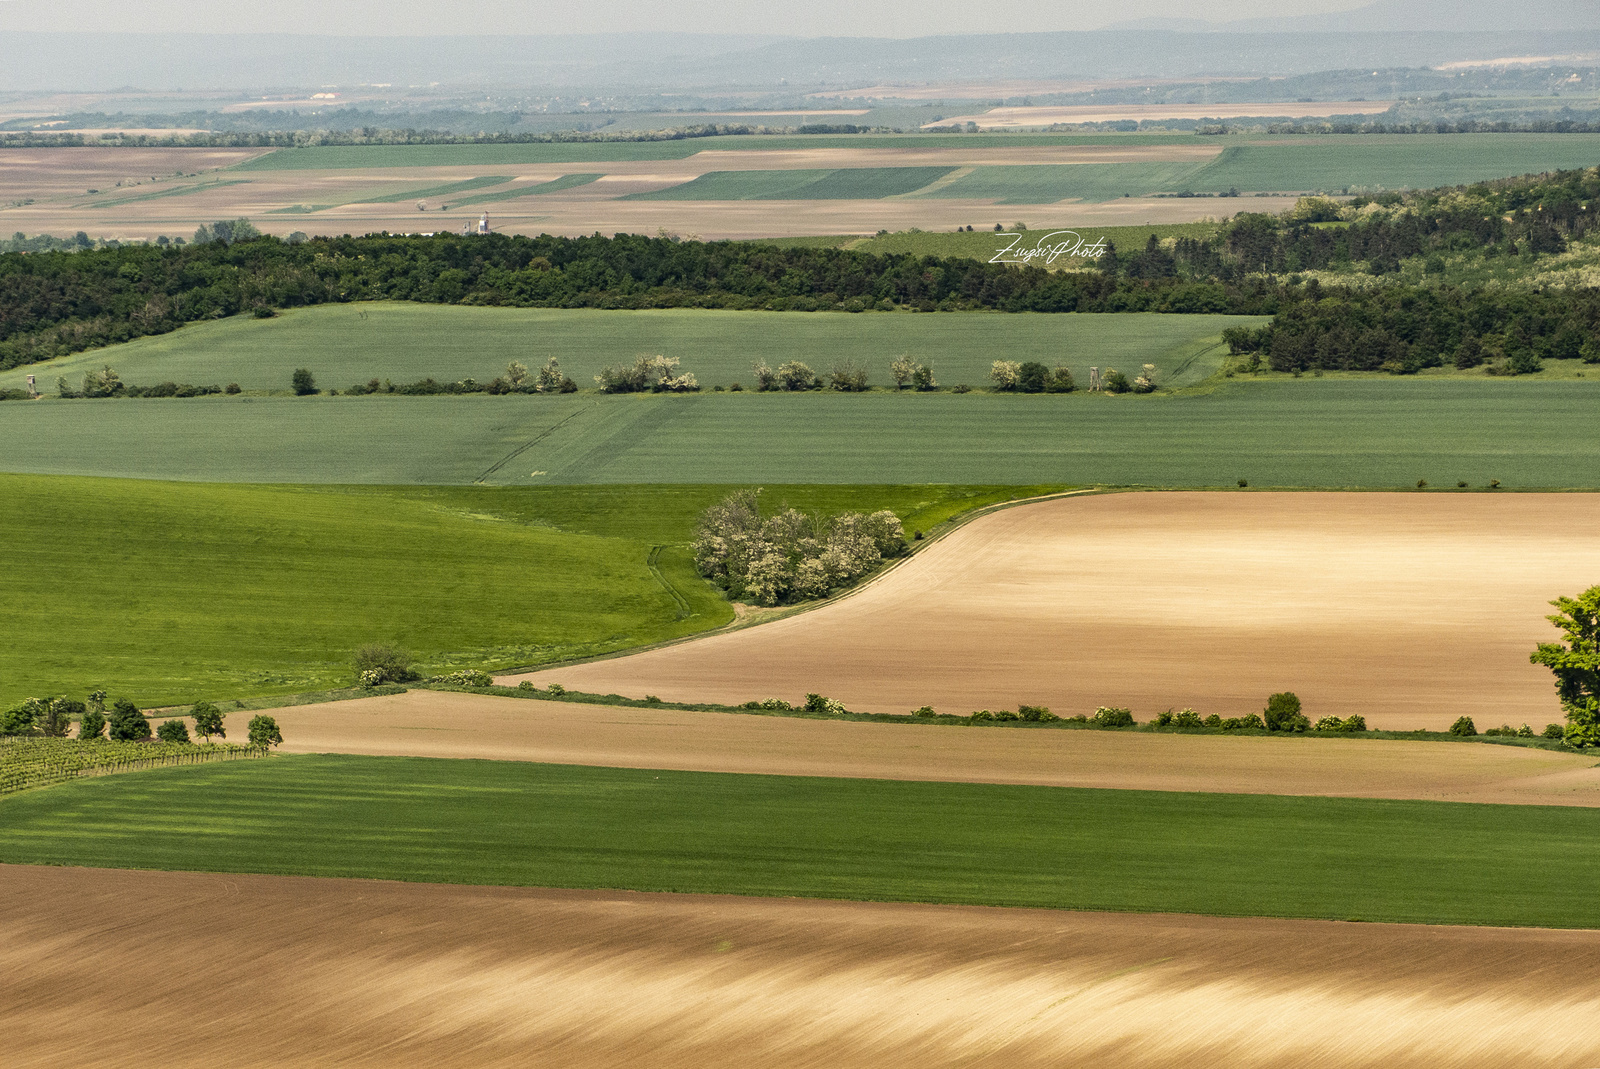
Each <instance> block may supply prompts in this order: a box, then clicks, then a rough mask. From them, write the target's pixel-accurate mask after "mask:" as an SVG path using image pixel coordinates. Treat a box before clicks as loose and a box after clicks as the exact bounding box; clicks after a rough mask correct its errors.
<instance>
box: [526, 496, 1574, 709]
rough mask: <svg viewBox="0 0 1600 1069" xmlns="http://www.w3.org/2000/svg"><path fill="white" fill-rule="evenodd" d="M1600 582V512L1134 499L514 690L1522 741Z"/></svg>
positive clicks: (940, 550)
mask: <svg viewBox="0 0 1600 1069" xmlns="http://www.w3.org/2000/svg"><path fill="white" fill-rule="evenodd" d="M1597 582H1600V495H1595V494H1536V493H1529V494H1521V493H1519V494H1490V493H1468V494H1436V493H1433V494H1418V493H1131V494H1112V495H1102V496H1093V497H1076V498H1065V499H1057V500H1052V501H1045V502H1040V503H1037V504H1032V505H1025V506H1020V507H1016V508H1012V509H1008V510H1005V511H1001V512H997V513H994V514H991V515H988V516H983V517H980V518H978V519H976V520H974V521H973V522H971V523H969V524H968V525H966V526H965V527H963V528H961V529H959V530H957V531H955V532H954V533H952V534H951V535H950V536H948V537H947V538H945V539H943V540H941V541H940V542H938V543H937V544H935V545H933V546H930V547H929V548H928V549H926V550H925V551H923V552H922V553H919V554H918V555H917V556H915V557H914V558H912V559H911V560H910V561H907V562H905V563H904V564H902V565H900V566H899V567H896V568H894V569H893V570H891V571H890V572H888V573H887V574H886V575H884V576H883V577H882V578H881V579H879V580H878V581H877V582H874V583H872V584H870V585H869V586H867V587H866V588H864V589H862V590H860V591H859V592H857V593H855V594H854V595H852V596H849V597H846V598H843V599H841V600H839V601H837V602H835V603H833V604H830V605H825V606H823V607H821V608H818V609H816V610H814V611H811V612H805V613H801V614H798V615H794V616H790V617H787V618H784V619H780V620H777V621H774V622H771V623H767V624H763V625H760V626H756V627H750V628H746V629H744V630H739V631H733V632H726V633H721V634H716V635H711V636H707V637H705V638H701V639H696V640H694V641H692V642H688V643H684V644H681V645H677V646H673V647H669V648H665V649H659V650H651V651H646V652H643V653H638V654H634V655H631V656H627V657H619V658H615V659H612V660H605V661H596V662H592V663H589V664H582V665H574V666H569V667H565V668H558V669H548V670H544V671H540V672H533V673H527V674H524V675H514V676H507V677H504V678H503V681H505V682H515V681H517V680H520V679H524V678H527V679H532V680H533V681H534V682H535V683H537V684H539V685H540V686H543V685H545V684H547V683H551V682H559V683H561V684H563V685H564V686H566V687H568V688H570V689H574V690H582V691H588V692H591V693H600V694H607V693H616V694H623V695H626V696H628V697H632V698H643V697H645V696H646V695H650V694H654V695H657V696H659V697H661V698H663V699H665V700H668V701H712V702H719V703H726V704H739V703H741V702H745V701H750V700H759V699H763V698H768V697H778V698H783V699H786V700H789V701H792V702H798V701H800V700H802V699H803V697H804V696H805V695H806V694H807V693H813V692H814V693H820V694H824V695H827V696H829V697H832V698H837V699H839V700H842V701H843V702H845V704H846V705H848V706H849V707H850V708H852V709H857V710H861V711H870V712H899V713H903V712H908V711H910V710H911V709H914V708H916V707H918V706H921V705H932V706H934V707H935V708H936V709H937V710H938V711H940V712H952V713H965V712H969V711H971V710H973V709H977V708H989V709H1001V708H1015V707H1016V706H1017V704H1018V703H1019V702H1025V703H1030V704H1040V705H1047V706H1049V707H1051V708H1052V710H1053V711H1055V712H1056V713H1058V714H1065V715H1072V714H1078V713H1092V712H1093V711H1094V709H1095V708H1096V707H1097V706H1101V705H1110V706H1128V707H1131V708H1132V709H1133V710H1134V714H1135V716H1136V717H1138V719H1140V720H1148V719H1150V718H1151V717H1153V716H1154V714H1155V713H1157V712H1159V711H1160V710H1163V709H1169V708H1175V707H1176V708H1183V707H1192V708H1194V709H1196V710H1197V711H1199V712H1200V714H1201V715H1207V714H1210V713H1217V714H1220V715H1222V716H1225V717H1226V716H1238V715H1242V714H1245V713H1250V712H1258V711H1260V710H1261V708H1262V707H1263V705H1264V704H1265V702H1266V698H1267V696H1268V695H1269V694H1271V693H1274V692H1276V691H1281V690H1292V691H1294V692H1296V693H1297V694H1298V695H1299V696H1300V697H1301V699H1302V700H1303V701H1304V703H1305V712H1306V713H1307V715H1308V716H1310V717H1311V719H1312V720H1316V719H1318V718H1320V717H1323V716H1339V717H1345V716H1349V715H1351V714H1355V713H1359V714H1361V715H1363V716H1365V717H1366V719H1367V721H1368V724H1369V725H1370V726H1371V727H1373V728H1389V729H1395V730H1412V729H1417V728H1430V729H1436V730H1442V729H1444V728H1446V727H1448V726H1449V725H1450V724H1451V723H1452V722H1453V721H1454V720H1455V719H1456V718H1457V717H1459V716H1462V715H1468V716H1471V717H1472V718H1473V719H1474V720H1475V722H1476V723H1477V725H1478V727H1479V728H1485V727H1490V726H1498V725H1500V724H1502V723H1509V724H1512V725H1513V726H1517V725H1521V724H1524V723H1526V724H1529V725H1531V726H1533V728H1534V729H1535V730H1539V729H1541V728H1543V726H1544V725H1545V724H1547V723H1550V722H1555V721H1559V720H1560V719H1561V711H1560V707H1559V705H1558V704H1557V701H1556V695H1555V688H1554V686H1553V685H1552V680H1551V677H1550V674H1549V672H1548V671H1547V670H1546V669H1544V668H1541V667H1538V666H1535V665H1531V664H1529V662H1528V654H1529V653H1530V652H1531V651H1532V649H1533V647H1534V645H1535V644H1536V643H1538V642H1541V641H1548V640H1553V639H1555V638H1556V637H1557V632H1556V631H1555V630H1554V628H1552V627H1551V626H1550V624H1549V623H1548V622H1547V621H1546V620H1545V617H1546V615H1547V614H1548V613H1550V612H1551V611H1552V610H1551V609H1550V607H1549V605H1548V602H1549V601H1550V599H1551V598H1554V597H1556V596H1558V595H1574V594H1576V593H1578V592H1579V591H1581V590H1583V589H1585V588H1587V587H1589V586H1591V585H1594V584H1595V583H1597Z"/></svg>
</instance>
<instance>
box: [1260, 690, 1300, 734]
mask: <svg viewBox="0 0 1600 1069" xmlns="http://www.w3.org/2000/svg"><path fill="white" fill-rule="evenodd" d="M1261 718H1262V719H1263V720H1265V721H1266V723H1267V730H1268V731H1305V730H1306V729H1307V728H1309V727H1310V726H1311V721H1310V720H1308V719H1307V718H1306V715H1305V714H1304V713H1302V712H1301V711H1300V699H1299V697H1297V696H1296V695H1295V693H1294V691H1292V690H1286V691H1283V692H1282V693H1279V694H1274V695H1273V696H1272V697H1270V698H1268V699H1267V707H1266V709H1264V710H1263V711H1262V713H1261Z"/></svg>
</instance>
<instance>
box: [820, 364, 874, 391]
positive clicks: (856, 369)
mask: <svg viewBox="0 0 1600 1069" xmlns="http://www.w3.org/2000/svg"><path fill="white" fill-rule="evenodd" d="M828 387H829V388H830V389H834V390H839V391H841V392H843V393H861V392H862V391H864V390H865V389H866V388H867V369H866V368H864V367H862V366H861V365H860V364H857V363H856V362H855V361H853V360H846V361H844V362H842V363H838V364H835V365H833V368H832V370H830V371H829V372H828Z"/></svg>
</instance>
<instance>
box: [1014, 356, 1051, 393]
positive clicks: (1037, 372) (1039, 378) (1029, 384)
mask: <svg viewBox="0 0 1600 1069" xmlns="http://www.w3.org/2000/svg"><path fill="white" fill-rule="evenodd" d="M1049 384H1050V369H1049V368H1047V367H1045V366H1044V365H1043V364H1041V363H1039V362H1038V361H1037V360H1029V361H1028V362H1027V363H1024V364H1022V365H1020V366H1019V367H1018V368H1017V387H1016V388H1017V389H1019V390H1021V391H1022V392H1023V393H1044V391H1045V387H1047V386H1048V385H1049Z"/></svg>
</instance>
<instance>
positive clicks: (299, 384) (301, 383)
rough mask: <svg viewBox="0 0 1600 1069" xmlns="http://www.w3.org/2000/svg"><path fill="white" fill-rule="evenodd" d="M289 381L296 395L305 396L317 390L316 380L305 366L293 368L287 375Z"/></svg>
mask: <svg viewBox="0 0 1600 1069" xmlns="http://www.w3.org/2000/svg"><path fill="white" fill-rule="evenodd" d="M289 382H290V384H291V385H293V386H294V395H295V396H296V397H305V396H306V395H307V394H313V393H316V392H317V380H316V378H315V377H314V376H313V375H312V374H311V372H310V371H309V370H308V369H306V368H303V367H297V368H295V369H294V374H293V375H291V376H290V377H289Z"/></svg>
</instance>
